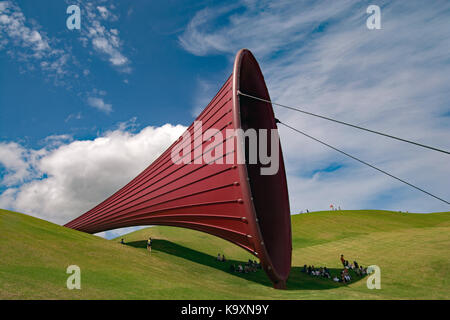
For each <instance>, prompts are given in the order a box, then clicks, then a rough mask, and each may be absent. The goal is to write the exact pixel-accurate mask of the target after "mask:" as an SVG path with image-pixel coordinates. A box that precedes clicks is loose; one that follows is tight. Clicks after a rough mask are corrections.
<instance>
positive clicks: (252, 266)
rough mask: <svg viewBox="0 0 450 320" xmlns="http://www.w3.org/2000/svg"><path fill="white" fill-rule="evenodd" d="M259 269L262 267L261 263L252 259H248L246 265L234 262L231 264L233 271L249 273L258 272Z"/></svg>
mask: <svg viewBox="0 0 450 320" xmlns="http://www.w3.org/2000/svg"><path fill="white" fill-rule="evenodd" d="M258 269H261V264H260V263H258V262H256V261H255V260H251V259H248V261H247V262H246V263H245V265H244V266H242V264H238V265H237V266H236V265H234V264H232V265H230V271H231V272H239V273H249V272H256V271H258Z"/></svg>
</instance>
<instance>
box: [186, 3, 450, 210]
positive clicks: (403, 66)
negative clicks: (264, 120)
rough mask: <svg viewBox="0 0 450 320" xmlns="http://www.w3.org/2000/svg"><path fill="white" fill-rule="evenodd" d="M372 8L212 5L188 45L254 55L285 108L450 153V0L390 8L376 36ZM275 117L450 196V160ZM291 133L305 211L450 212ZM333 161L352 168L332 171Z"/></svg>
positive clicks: (189, 33)
mask: <svg viewBox="0 0 450 320" xmlns="http://www.w3.org/2000/svg"><path fill="white" fill-rule="evenodd" d="M368 5H369V4H365V3H361V2H357V1H342V2H341V1H339V2H326V3H316V4H311V3H310V2H299V1H279V2H266V1H258V2H247V1H246V2H242V3H241V4H237V5H234V6H232V7H230V6H219V7H208V8H206V9H203V10H201V11H199V12H198V13H197V14H196V15H195V16H194V17H193V19H192V20H191V21H190V23H189V24H188V25H187V27H186V30H185V32H184V33H183V34H182V35H181V36H180V44H181V45H182V47H183V48H184V49H186V50H187V51H189V52H191V53H193V54H195V55H210V54H226V55H227V56H228V57H229V58H230V62H231V61H232V58H233V57H234V54H235V53H236V52H237V51H238V50H239V49H241V48H242V47H247V48H249V49H251V50H252V51H253V53H254V54H255V55H256V58H257V59H258V60H259V62H260V65H261V68H262V71H263V73H264V76H265V80H266V83H267V86H268V88H269V91H270V94H271V97H272V99H273V100H274V101H277V102H280V103H284V104H287V105H293V106H299V107H301V108H303V109H306V110H308V111H311V112H315V113H319V114H323V115H327V116H330V117H334V118H337V119H341V120H344V121H348V122H352V123H355V124H360V125H363V126H366V127H369V128H372V129H375V130H379V131H384V132H388V133H391V134H393V135H398V136H400V137H405V138H409V139H412V140H416V141H420V142H422V143H425V144H430V145H435V146H437V147H441V148H444V149H446V150H449V149H450V145H449V141H450V130H449V122H448V119H449V111H450V109H449V107H448V105H449V101H450V91H449V90H448V83H449V81H450V63H449V61H448V57H447V56H446V55H445V54H443V53H444V52H450V41H449V39H450V20H448V17H447V15H446V14H445V12H447V11H448V10H450V3H449V2H447V1H438V2H434V3H432V4H431V3H423V2H420V1H409V2H407V3H402V2H387V1H382V2H381V3H380V6H381V14H382V30H368V29H367V28H366V24H365V22H366V18H367V17H368V15H367V14H366V10H365V9H366V8H367V6H368ZM219 19H220V21H222V22H221V23H220V24H219V23H218V20H219ZM223 21H225V23H223ZM230 67H231V66H230ZM199 93H200V94H201V93H202V92H201V90H200V92H199ZM204 96H205V95H204V94H203V95H201V97H199V98H198V99H199V100H201V99H202V98H203V97H204ZM211 98H212V97H211V96H209V95H208V96H207V97H205V99H209V100H210V99H211ZM209 100H208V101H209ZM274 110H275V112H276V116H277V117H278V118H279V119H280V120H284V121H286V123H288V124H290V125H292V126H294V127H297V128H299V129H301V130H304V131H305V132H307V133H310V134H311V135H312V136H315V137H317V138H319V139H323V140H325V141H326V142H329V143H330V144H332V145H335V146H337V147H339V148H341V149H343V150H344V151H347V152H349V153H351V154H354V155H355V156H358V157H360V158H362V159H363V160H367V161H368V162H370V163H373V164H375V165H377V166H379V167H381V168H382V169H385V170H386V171H388V172H391V173H393V174H396V175H398V176H399V177H400V178H403V179H405V180H407V181H409V182H411V183H414V184H417V185H418V186H420V187H423V188H424V189H426V190H428V191H430V192H432V193H435V194H437V195H438V196H441V197H443V198H444V199H445V198H446V199H449V198H450V193H449V190H450V180H449V179H445V177H447V176H450V165H449V162H448V156H446V155H443V154H439V153H435V152H432V151H427V150H424V149H420V148H416V147H413V146H410V145H405V144H402V143H400V142H395V141H391V140H388V139H386V138H382V137H378V136H373V135H371V134H369V133H364V132H360V131H356V130H355V129H351V128H347V127H342V126H340V125H337V124H333V123H329V122H326V121H324V120H320V119H316V118H311V117H308V116H306V115H301V114H298V113H295V112H292V111H288V110H284V109H281V108H279V107H276V106H274ZM445 114H446V116H445ZM280 135H281V141H282V145H283V151H284V156H285V161H286V167H287V173H288V184H289V193H290V197H291V206H292V210H293V211H294V212H297V211H299V210H302V209H303V210H304V209H306V208H309V209H310V210H312V209H327V208H328V206H329V204H330V203H335V204H337V205H340V206H341V207H343V208H347V209H348V208H353V209H357V208H386V209H396V210H400V209H401V210H409V211H411V212H412V211H425V212H427V211H435V210H448V209H449V208H448V206H447V205H445V204H443V203H440V202H439V201H437V200H435V199H433V198H431V197H429V196H427V195H424V194H421V193H420V192H418V191H415V190H414V189H411V188H409V187H407V186H404V185H402V184H401V183H400V182H396V181H395V180H392V179H390V178H389V177H385V176H383V175H381V174H380V173H377V172H376V171H374V170H373V169H370V168H367V167H362V165H360V164H358V163H356V162H354V161H353V160H351V159H346V158H345V157H344V156H341V155H340V154H338V153H336V152H335V151H333V150H330V149H327V148H326V147H324V146H321V145H319V144H317V143H316V142H311V141H310V140H308V138H306V137H302V136H300V135H298V134H296V133H295V132H292V131H289V129H287V128H284V127H282V126H280ZM332 164H339V165H342V167H340V168H338V169H336V170H334V171H332V172H329V171H330V170H329V169H327V168H328V167H329V166H330V165H332Z"/></svg>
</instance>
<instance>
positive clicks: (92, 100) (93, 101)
mask: <svg viewBox="0 0 450 320" xmlns="http://www.w3.org/2000/svg"><path fill="white" fill-rule="evenodd" d="M87 103H88V105H90V106H91V107H94V108H96V109H98V110H100V111H103V112H105V113H110V112H111V111H112V105H111V104H109V103H105V101H103V99H102V98H96V97H88V99H87Z"/></svg>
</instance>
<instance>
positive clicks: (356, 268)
mask: <svg viewBox="0 0 450 320" xmlns="http://www.w3.org/2000/svg"><path fill="white" fill-rule="evenodd" d="M340 260H341V263H342V266H343V267H344V269H342V271H341V272H340V274H339V275H335V276H334V277H332V275H331V273H330V270H329V269H328V268H327V267H320V268H315V267H314V266H306V264H305V265H304V266H303V268H302V270H301V271H302V272H304V273H306V274H309V275H312V276H316V277H323V278H328V279H333V281H336V282H342V283H348V282H350V281H352V277H351V275H350V270H352V271H353V272H354V273H355V274H356V275H358V276H360V277H362V276H364V275H366V274H367V268H364V267H363V266H361V265H359V264H358V262H356V261H353V263H349V262H348V260H345V258H344V255H343V254H341V259H340Z"/></svg>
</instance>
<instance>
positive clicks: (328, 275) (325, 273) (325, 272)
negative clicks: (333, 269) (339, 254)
mask: <svg viewBox="0 0 450 320" xmlns="http://www.w3.org/2000/svg"><path fill="white" fill-rule="evenodd" d="M323 276H324V277H325V278H328V279H331V274H330V270H328V268H327V267H324V268H323Z"/></svg>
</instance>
